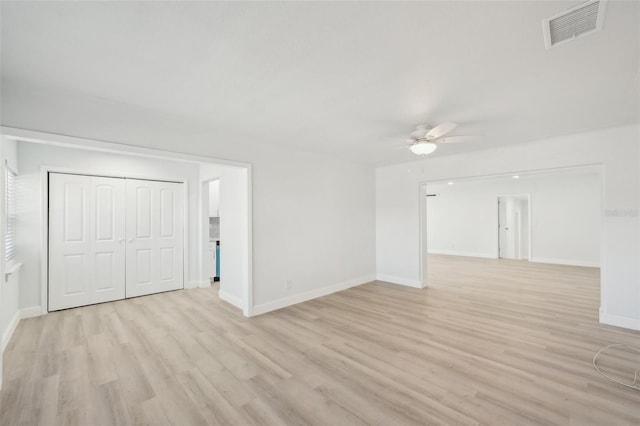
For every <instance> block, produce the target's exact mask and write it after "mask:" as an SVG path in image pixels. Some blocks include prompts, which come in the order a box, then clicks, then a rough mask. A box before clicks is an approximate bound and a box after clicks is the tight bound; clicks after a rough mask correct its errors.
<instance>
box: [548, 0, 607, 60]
mask: <svg viewBox="0 0 640 426" xmlns="http://www.w3.org/2000/svg"><path fill="white" fill-rule="evenodd" d="M605 3H606V0H590V1H587V2H584V3H582V4H579V5H577V6H575V7H572V8H571V9H569V10H565V11H564V12H562V13H558V14H557V15H554V16H552V17H551V18H549V19H543V20H542V31H543V33H544V45H545V46H546V48H547V49H549V48H550V47H553V46H556V45H558V44H562V43H565V42H567V41H571V40H574V39H576V38H578V37H582V36H584V35H587V34H591V33H593V32H595V31H598V30H600V29H601V28H602V23H603V21H604V9H605Z"/></svg>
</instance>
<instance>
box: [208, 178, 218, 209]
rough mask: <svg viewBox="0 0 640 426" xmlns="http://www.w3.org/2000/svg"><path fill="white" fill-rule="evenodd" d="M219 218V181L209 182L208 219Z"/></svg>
mask: <svg viewBox="0 0 640 426" xmlns="http://www.w3.org/2000/svg"><path fill="white" fill-rule="evenodd" d="M218 216H220V181H219V180H214V181H211V182H209V217H218Z"/></svg>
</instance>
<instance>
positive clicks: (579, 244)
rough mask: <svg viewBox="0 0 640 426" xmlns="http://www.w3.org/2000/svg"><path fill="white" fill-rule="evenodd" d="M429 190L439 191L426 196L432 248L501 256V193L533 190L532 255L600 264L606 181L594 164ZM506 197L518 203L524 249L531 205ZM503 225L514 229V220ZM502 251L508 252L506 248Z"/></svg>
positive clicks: (442, 185) (543, 259) (432, 250)
mask: <svg viewBox="0 0 640 426" xmlns="http://www.w3.org/2000/svg"><path fill="white" fill-rule="evenodd" d="M427 191H428V192H430V193H437V197H429V198H427V244H428V251H429V252H430V253H443V254H452V255H462V256H478V257H493V258H495V257H497V255H498V225H497V223H498V220H497V215H498V207H497V199H498V197H499V196H504V195H508V194H530V196H531V199H532V203H531V210H532V219H531V225H532V247H531V249H532V253H531V255H530V257H531V260H532V261H539V262H552V263H560V264H567V265H583V266H596V267H597V266H600V245H601V228H602V185H601V176H600V174H599V173H598V171H597V170H594V168H588V170H585V169H581V170H567V171H558V172H556V173H540V174H531V175H520V179H513V178H512V177H511V176H506V177H503V178H499V179H497V178H496V179H481V180H472V181H458V182H454V183H453V185H448V184H447V183H438V184H428V185H427ZM510 200H511V201H510ZM507 201H508V202H507V205H506V206H505V207H507V209H517V210H518V211H520V213H521V215H522V219H523V220H522V222H523V230H522V236H523V246H524V247H525V250H526V248H527V246H528V240H527V237H528V232H527V231H528V230H527V228H525V226H524V225H526V223H527V222H528V220H527V216H526V215H527V209H526V208H525V209H523V208H522V206H521V205H520V204H521V200H512V199H511V198H509V199H507ZM510 204H512V205H510ZM525 204H526V202H525ZM507 216H508V218H509V217H512V215H507ZM505 225H506V226H508V227H509V228H510V229H511V230H514V229H515V224H513V223H508V224H505ZM503 255H504V257H509V256H508V253H503ZM523 257H524V258H528V257H529V254H528V253H527V252H526V251H525V252H524V253H523Z"/></svg>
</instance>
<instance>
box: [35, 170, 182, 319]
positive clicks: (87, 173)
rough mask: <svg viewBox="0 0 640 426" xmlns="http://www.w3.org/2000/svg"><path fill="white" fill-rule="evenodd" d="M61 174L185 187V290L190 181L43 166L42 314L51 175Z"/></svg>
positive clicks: (46, 277) (46, 286)
mask: <svg viewBox="0 0 640 426" xmlns="http://www.w3.org/2000/svg"><path fill="white" fill-rule="evenodd" d="M50 173H61V174H69V175H83V176H96V177H110V178H119V179H137V180H148V181H154V182H170V183H180V184H182V185H184V194H185V196H184V197H183V230H184V231H183V235H182V244H183V247H184V250H183V256H182V261H183V264H182V288H183V289H184V288H185V284H186V283H187V282H188V281H187V279H188V265H189V246H188V229H189V216H188V200H189V197H188V194H189V181H188V179H187V178H183V177H175V176H170V177H169V178H168V179H167V178H165V179H162V178H159V176H151V175H146V176H145V175H134V176H124V175H123V174H122V173H111V172H99V173H95V172H91V171H88V170H83V169H75V168H68V167H58V166H42V167H40V178H41V184H42V209H41V213H42V217H41V219H42V235H41V238H42V239H41V250H42V258H41V259H40V274H41V276H40V300H41V303H42V314H43V315H44V314H47V313H48V312H49V174H50Z"/></svg>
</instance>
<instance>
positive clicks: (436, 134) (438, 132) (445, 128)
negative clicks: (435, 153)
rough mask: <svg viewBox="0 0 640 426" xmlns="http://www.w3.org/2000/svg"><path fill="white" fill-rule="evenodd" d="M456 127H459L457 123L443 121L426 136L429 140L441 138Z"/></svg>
mask: <svg viewBox="0 0 640 426" xmlns="http://www.w3.org/2000/svg"><path fill="white" fill-rule="evenodd" d="M456 127H458V125H457V124H456V123H450V122H446V123H442V124H440V125H439V126H436V127H434V128H433V129H431V130H429V131H428V132H427V134H426V136H425V138H427V139H429V140H433V139H438V138H441V137H443V136H444V135H446V134H447V133H449V132H450V131H452V130H453V129H455V128H456Z"/></svg>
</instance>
